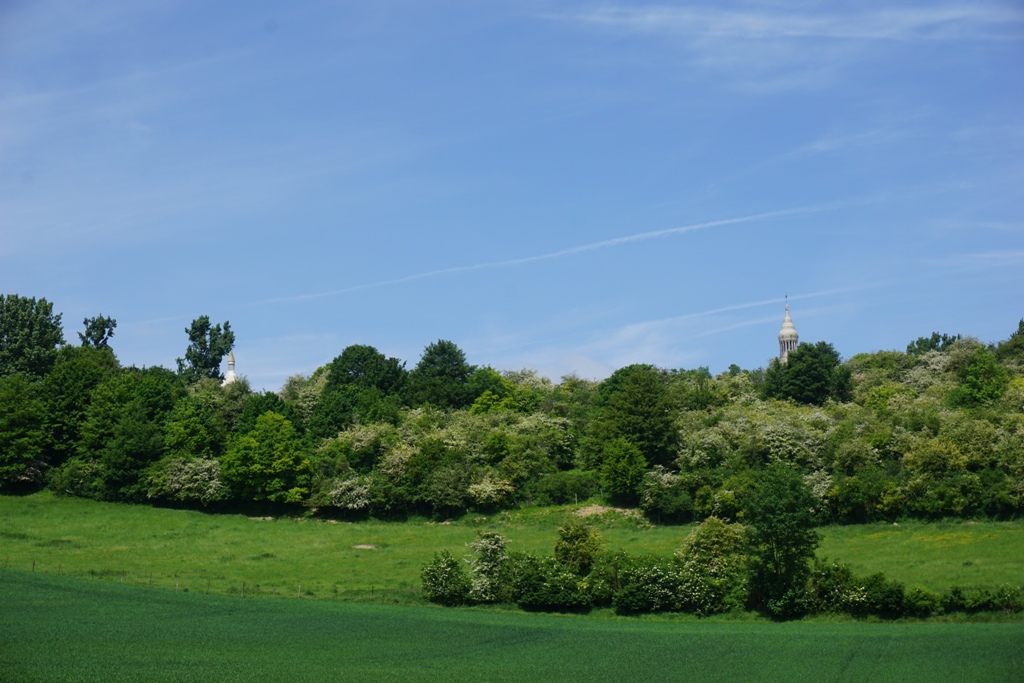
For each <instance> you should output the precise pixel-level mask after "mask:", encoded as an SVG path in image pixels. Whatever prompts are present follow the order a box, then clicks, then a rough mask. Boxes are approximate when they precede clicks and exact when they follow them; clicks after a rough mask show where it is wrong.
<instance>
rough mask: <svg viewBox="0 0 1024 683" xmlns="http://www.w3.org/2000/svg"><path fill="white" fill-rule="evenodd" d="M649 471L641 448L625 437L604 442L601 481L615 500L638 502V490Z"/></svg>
mask: <svg viewBox="0 0 1024 683" xmlns="http://www.w3.org/2000/svg"><path fill="white" fill-rule="evenodd" d="M646 471H647V461H646V460H644V455H643V453H641V452H640V449H639V448H637V447H636V446H634V445H633V444H632V443H630V442H629V440H628V439H626V438H624V437H621V436H620V437H616V438H615V439H612V440H611V441H608V442H606V443H605V444H604V448H603V449H602V453H601V482H602V483H603V484H604V487H605V491H606V492H607V493H608V495H609V496H611V497H612V498H613V499H615V500H619V501H622V502H627V503H634V502H636V498H637V490H638V489H639V486H640V482H641V481H643V478H644V472H646Z"/></svg>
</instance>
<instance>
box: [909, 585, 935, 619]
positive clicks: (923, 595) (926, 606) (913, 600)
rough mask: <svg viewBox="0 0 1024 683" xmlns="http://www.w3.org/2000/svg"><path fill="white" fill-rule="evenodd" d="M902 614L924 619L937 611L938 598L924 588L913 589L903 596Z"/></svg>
mask: <svg viewBox="0 0 1024 683" xmlns="http://www.w3.org/2000/svg"><path fill="white" fill-rule="evenodd" d="M903 606H904V609H903V611H904V614H906V615H907V616H908V617H918V618H921V619H924V618H925V617H930V616H931V615H933V614H935V612H936V611H938V609H939V596H937V595H935V593H932V592H931V591H929V590H926V589H924V588H919V587H916V586H915V587H914V588H911V589H909V590H908V591H907V592H906V593H905V594H904V596H903Z"/></svg>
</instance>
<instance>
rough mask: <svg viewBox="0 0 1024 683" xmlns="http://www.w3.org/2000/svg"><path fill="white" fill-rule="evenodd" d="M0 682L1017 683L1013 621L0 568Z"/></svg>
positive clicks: (1023, 638)
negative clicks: (142, 580)
mask: <svg viewBox="0 0 1024 683" xmlns="http://www.w3.org/2000/svg"><path fill="white" fill-rule="evenodd" d="M0 605H2V609H0V633H2V634H3V637H2V638H0V678H2V679H3V680H5V681H7V680H9V681H22V682H26V683H29V682H33V681H40V682H44V681H45V682H46V683H61V682H65V681H67V682H70V681H76V682H88V681H97V682H99V681H102V682H103V683H113V682H116V681H143V680H144V681H154V682H160V681H196V680H216V681H253V680H260V681H324V680H352V681H378V680H380V681H393V680H401V681H436V680H474V681H537V682H540V681H548V680H551V681H560V682H565V681H582V680H616V681H667V680H715V681H782V680H784V681H822V680H828V681H866V680H871V681H875V682H884V681H894V682H895V681H899V682H900V683H906V682H910V681H929V682H936V681H972V682H984V681H1020V680H1024V648H1021V643H1022V642H1024V624H1020V623H1002V624H879V623H835V624H830V623H802V622H800V623H789V624H771V623H763V622H762V623H755V622H746V623H744V622H736V623H730V622H729V621H695V620H681V621H672V620H664V619H662V620H644V619H626V618H606V619H593V618H586V617H579V616H548V615H536V614H525V613H502V612H494V611H483V610H473V609H462V610H446V609H443V608H435V607H417V606H391V605H373V604H360V603H351V602H334V601H323V600H249V599H244V600H243V599H241V598H238V597H230V596H221V595H197V594H194V593H181V592H178V593H175V592H172V591H165V590H154V589H148V588H144V587H140V586H126V585H121V584H120V583H110V582H99V581H85V580H82V579H76V578H69V577H63V576H53V575H45V574H38V573H36V574H33V573H31V572H26V571H21V570H10V569H8V570H0Z"/></svg>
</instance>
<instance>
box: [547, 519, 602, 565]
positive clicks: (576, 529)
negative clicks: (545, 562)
mask: <svg viewBox="0 0 1024 683" xmlns="http://www.w3.org/2000/svg"><path fill="white" fill-rule="evenodd" d="M603 546H604V539H603V538H601V534H599V533H597V532H596V531H594V529H593V527H591V526H590V525H589V524H587V523H586V522H584V521H583V520H581V519H577V518H573V519H571V520H570V521H569V523H568V524H566V525H565V526H560V527H558V541H557V542H556V543H555V559H556V560H558V561H559V562H561V563H562V565H563V566H564V567H565V568H566V569H568V570H569V571H571V572H572V573H574V574H576V575H577V576H586V575H587V574H589V573H590V568H591V567H592V566H593V565H594V558H595V557H597V554H598V553H600V552H601V548H602V547H603Z"/></svg>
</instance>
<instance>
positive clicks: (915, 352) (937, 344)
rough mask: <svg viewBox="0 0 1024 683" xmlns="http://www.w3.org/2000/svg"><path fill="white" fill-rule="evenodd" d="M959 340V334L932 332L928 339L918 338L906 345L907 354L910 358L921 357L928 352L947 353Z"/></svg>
mask: <svg viewBox="0 0 1024 683" xmlns="http://www.w3.org/2000/svg"><path fill="white" fill-rule="evenodd" d="M959 340H960V335H959V334H939V333H938V332H932V334H931V336H930V337H918V338H917V339H916V340H914V341H912V342H910V343H909V344H907V353H908V354H909V355H911V356H923V355H924V354H926V353H928V352H929V351H949V350H950V349H951V348H953V344H955V343H956V342H958V341H959Z"/></svg>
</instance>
